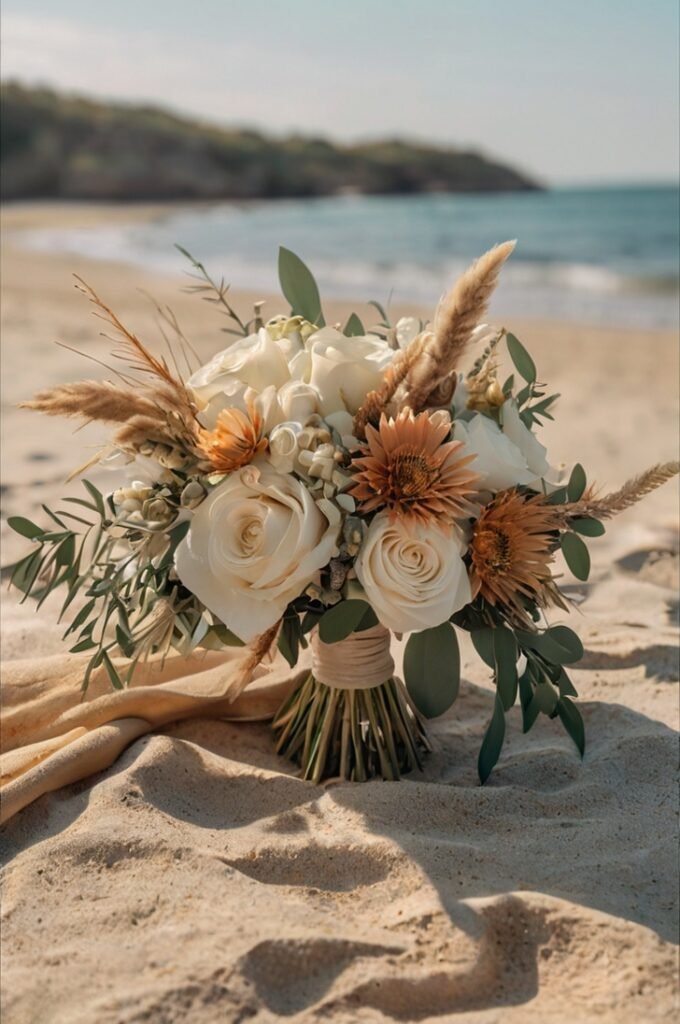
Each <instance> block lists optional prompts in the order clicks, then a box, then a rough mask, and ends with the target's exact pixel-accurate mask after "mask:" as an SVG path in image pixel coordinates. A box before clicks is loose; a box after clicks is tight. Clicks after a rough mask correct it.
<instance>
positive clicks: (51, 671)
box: [0, 649, 309, 822]
mask: <svg viewBox="0 0 680 1024" xmlns="http://www.w3.org/2000/svg"><path fill="white" fill-rule="evenodd" d="M245 656H246V655H244V651H243V649H237V650H227V651H220V652H206V653H205V654H203V655H192V656H191V657H181V656H179V655H174V656H172V657H168V658H166V659H165V662H164V663H163V664H161V663H160V662H158V661H155V662H154V661H153V660H150V661H149V662H148V663H146V664H140V665H138V667H137V669H136V671H135V674H134V677H133V681H132V684H131V685H130V687H128V688H126V689H124V690H112V688H111V684H110V681H109V678H108V675H107V674H106V671H105V670H104V668H103V667H102V668H100V669H98V670H96V671H95V672H94V673H93V674H92V678H91V681H90V685H89V687H88V690H87V692H86V693H85V694H84V695H83V694H82V693H81V683H82V679H83V675H84V671H85V667H86V665H87V659H86V658H84V657H81V656H78V655H55V656H53V657H46V658H33V659H25V660H20V661H10V662H6V663H5V664H3V665H2V674H1V676H0V680H1V693H0V696H1V702H2V711H1V715H0V728H1V741H2V744H1V745H2V753H1V754H0V821H3V822H4V821H7V820H8V819H9V818H11V817H12V816H13V815H15V814H16V813H17V812H18V811H20V810H21V809H22V808H24V807H26V806H27V805H28V804H30V803H32V802H33V801H34V800H37V799H38V797H40V796H43V795H44V794H45V793H51V792H53V791H54V790H56V789H60V788H61V787H62V786H66V785H69V784H70V783H73V782H78V781H80V780H81V779H85V778H87V777H88V776H90V775H93V774H95V773H96V772H100V771H103V770H104V769H106V768H108V767H110V765H112V764H113V762H114V761H115V760H116V758H117V757H118V756H119V755H120V754H121V753H122V752H123V750H125V748H126V747H128V746H129V745H130V744H131V743H133V742H134V741H135V740H136V739H139V737H140V736H143V735H144V734H145V733H148V732H151V731H153V730H154V729H160V728H162V727H163V726H165V725H168V724H169V723H171V722H176V721H178V720H181V719H185V718H196V717H210V718H221V719H225V720H228V721H250V722H253V721H263V720H266V719H269V718H271V717H272V716H273V715H274V713H275V712H276V710H277V708H278V707H279V705H280V704H281V702H282V701H283V700H284V699H285V697H286V696H287V695H288V694H289V693H290V692H291V691H292V689H293V687H294V686H295V685H296V684H297V683H298V682H300V681H301V679H302V677H303V676H304V675H305V674H306V673H307V672H308V671H309V668H305V667H298V668H296V669H295V670H294V671H291V669H290V668H289V667H288V665H287V663H286V662H285V661H284V660H283V659H282V658H281V657H280V656H279V655H277V656H276V657H275V658H274V659H273V660H272V661H271V662H270V663H269V664H265V665H260V666H258V668H256V669H255V671H254V672H253V675H252V680H251V682H250V684H249V685H248V688H247V689H246V690H244V691H243V692H241V693H239V694H238V695H237V696H234V695H233V693H230V691H233V690H234V688H235V684H236V682H237V681H238V680H239V678H240V672H239V669H240V668H241V666H242V663H243V659H244V657H245ZM303 665H304V663H303ZM123 667H124V664H123V663H121V668H123Z"/></svg>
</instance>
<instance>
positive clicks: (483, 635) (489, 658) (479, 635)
mask: <svg viewBox="0 0 680 1024" xmlns="http://www.w3.org/2000/svg"><path fill="white" fill-rule="evenodd" d="M493 634H494V630H493V629H491V627H490V626H483V627H482V628H481V629H473V630H471V631H470V638H471V640H472V645H473V647H474V649H475V650H476V651H477V654H478V655H479V657H480V658H481V659H482V661H483V662H484V664H485V665H488V666H489V668H493V669H495V668H496V657H495V654H494V647H493Z"/></svg>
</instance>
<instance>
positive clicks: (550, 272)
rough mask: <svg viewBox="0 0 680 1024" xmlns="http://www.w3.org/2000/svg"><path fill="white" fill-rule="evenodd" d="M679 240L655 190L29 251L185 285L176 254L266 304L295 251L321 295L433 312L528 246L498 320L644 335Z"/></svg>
mask: <svg viewBox="0 0 680 1024" xmlns="http://www.w3.org/2000/svg"><path fill="white" fill-rule="evenodd" d="M679 231H680V208H679V192H678V189H677V188H675V187H673V186H656V187H652V186H645V187H627V188H622V187H616V188H614V187H611V188H604V187H598V188H578V189H577V188H572V189H554V190H551V191H547V192H537V193H504V194H491V195H489V194H485V195H416V196H395V197H393V196H390V197H386V196H354V195H351V196H338V197H333V198H327V199H312V200H310V199H304V200H276V201H268V202H256V203H251V204H248V205H236V204H227V203H224V204H218V205H214V206H208V207H200V208H197V207H191V208H189V207H186V208H173V209H172V211H170V210H169V211H168V212H167V213H166V214H163V215H161V216H159V218H158V219H156V220H154V221H152V222H148V223H124V222H123V221H122V220H121V223H120V224H119V225H113V226H106V227H96V228H90V229H87V230H85V229H81V230H77V231H76V230H41V231H34V232H32V234H31V238H30V243H31V244H32V245H34V246H38V247H40V248H48V249H60V250H65V251H69V252H73V253H78V254H83V255H88V256H91V257H100V258H105V259H117V260H123V261H128V262H132V263H136V264H141V265H146V266H147V267H149V268H157V269H159V270H165V271H173V272H178V271H181V270H184V269H185V268H186V264H185V261H184V260H183V258H182V257H181V256H180V254H179V253H178V252H177V251H176V250H175V249H174V248H173V244H174V243H175V242H178V243H180V244H181V245H183V246H184V247H186V248H187V249H189V250H190V251H191V252H192V253H193V254H194V255H195V256H197V257H198V258H200V259H201V260H202V261H203V262H204V263H206V264H207V265H208V267H209V269H210V270H211V271H212V272H213V273H214V275H216V276H220V275H223V276H224V277H225V279H226V280H227V281H229V282H230V283H231V284H232V285H233V286H234V287H237V288H239V287H241V288H248V289H254V290H256V291H257V290H261V291H262V292H263V293H264V292H268V291H272V290H274V289H276V284H277V282H276V254H277V249H278V246H279V245H285V246H287V247H288V248H290V249H293V250H294V251H295V252H297V253H298V255H300V256H302V258H303V259H304V260H305V261H306V262H308V263H309V265H310V266H311V267H312V269H313V270H314V272H315V274H316V277H317V279H318V282H319V285H320V288H321V292H322V296H323V295H326V296H328V297H337V298H345V297H347V298H353V299H356V300H359V299H362V300H363V299H378V300H379V301H380V302H382V303H386V302H387V301H388V300H389V299H390V296H391V297H392V298H393V299H394V301H398V302H400V303H403V302H417V303H423V304H425V305H432V304H433V303H434V302H435V301H436V300H437V298H438V297H439V295H440V294H441V293H442V291H444V290H445V289H446V287H447V286H448V285H449V284H450V282H451V281H452V280H453V278H454V277H455V276H456V274H457V273H458V272H459V271H460V270H461V269H463V268H464V266H465V265H466V264H467V263H468V262H469V261H470V260H471V259H472V258H474V257H475V256H477V255H479V254H480V253H481V252H483V251H484V250H485V249H487V248H488V247H489V246H491V245H493V244H494V243H495V242H498V241H502V240H504V239H506V238H517V239H518V245H517V249H516V251H515V254H514V255H513V258H512V260H511V262H510V263H509V264H508V266H507V269H506V270H504V273H503V282H502V285H501V287H500V288H499V290H498V293H497V296H496V298H495V300H494V301H495V307H494V312H495V313H496V314H501V313H502V314H507V315H514V316H522V317H539V318H544V317H545V318H551V319H552V318H558V319H570V320H575V321H580V322H588V323H598V324H601V323H609V324H613V325H616V326H626V325H630V326H634V327H638V326H675V325H677V323H678V272H679V260H680V234H679Z"/></svg>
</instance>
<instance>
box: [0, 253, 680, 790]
mask: <svg viewBox="0 0 680 1024" xmlns="http://www.w3.org/2000/svg"><path fill="white" fill-rule="evenodd" d="M513 248H514V243H512V242H506V243H505V244H503V245H499V246H497V247H495V248H494V249H491V250H490V251H489V252H487V253H486V254H485V255H484V256H482V257H481V258H480V259H479V260H478V261H477V262H476V263H474V264H473V265H472V266H471V267H470V268H469V269H468V270H467V271H466V272H465V273H464V274H463V275H462V277H461V278H460V279H459V280H458V281H457V283H456V284H455V285H454V287H453V288H452V289H451V291H450V292H449V293H448V294H447V295H445V296H444V298H443V299H442V301H441V302H440V304H439V307H438V309H437V311H436V313H435V316H434V319H433V321H432V323H431V324H430V323H422V322H420V321H419V320H416V319H415V318H411V317H407V318H402V319H400V320H399V321H398V322H397V323H396V324H394V325H392V323H391V322H390V319H389V317H388V315H387V313H386V311H385V310H384V309H383V307H382V306H380V304H379V303H372V304H371V305H372V307H373V308H374V309H375V310H376V316H377V318H378V322H377V324H376V325H374V326H372V327H371V328H370V329H369V330H368V331H367V330H366V329H365V328H364V326H363V324H362V323H361V321H360V319H359V317H358V316H357V315H356V314H353V315H352V316H350V317H349V319H348V320H347V322H346V323H345V324H344V325H342V326H341V325H330V324H327V323H326V321H325V319H324V315H323V311H322V307H321V301H320V298H319V291H318V288H317V285H316V283H315V281H314V278H313V276H312V274H311V273H310V271H309V269H308V268H307V267H306V266H305V264H304V263H303V262H302V261H301V260H300V259H299V258H298V257H297V256H295V255H294V254H293V253H292V252H290V251H288V250H286V249H281V250H280V254H279V277H280V282H281V289H282V292H283V295H284V297H285V299H286V300H287V307H288V310H289V311H286V312H284V313H281V314H279V315H276V316H274V317H272V318H270V319H268V320H267V321H266V322H265V321H264V319H263V315H262V307H263V304H262V303H259V304H257V305H256V307H255V310H254V316H253V317H252V319H250V320H248V321H247V322H246V321H244V320H242V319H241V318H240V316H239V315H238V313H237V312H236V311H235V310H234V309H233V308H232V306H231V305H230V302H229V299H228V290H227V288H226V286H225V285H224V282H220V283H217V282H216V281H214V280H213V278H212V277H211V276H210V275H209V274H208V272H207V270H206V269H205V267H204V266H203V264H201V263H199V262H198V261H197V260H194V259H193V257H191V256H190V255H189V254H188V253H186V252H185V253H184V254H185V255H186V256H187V257H188V258H189V259H190V260H191V262H192V265H193V271H194V277H195V278H196V279H197V280H196V283H195V284H194V285H192V287H193V288H195V290H197V291H198V292H199V293H200V294H201V295H202V296H203V297H204V298H207V299H208V300H209V301H212V302H214V303H215V304H216V305H217V306H218V308H219V309H220V310H221V312H223V313H224V315H225V316H226V317H227V320H228V323H227V325H226V326H225V327H224V330H225V331H226V332H227V334H229V335H230V336H231V338H230V341H229V343H228V344H227V346H226V348H222V349H221V351H219V352H217V354H216V355H214V356H213V357H212V359H210V361H209V362H208V363H206V364H205V365H202V366H196V363H195V362H194V364H193V365H192V359H194V358H195V356H194V354H193V350H192V348H191V346H190V344H189V342H188V341H187V339H186V338H185V336H184V335H183V333H182V331H181V329H180V327H179V324H178V323H177V320H176V318H175V317H174V316H173V315H172V314H171V313H170V312H169V311H165V312H163V313H162V315H163V318H164V321H165V327H167V328H170V329H171V330H172V332H173V333H174V336H175V341H176V343H175V344H171V345H170V348H171V351H172V353H173V358H172V360H171V361H170V363H169V362H168V361H166V359H164V358H162V357H160V356H158V355H155V354H154V353H153V352H152V351H151V350H150V349H149V348H148V347H147V346H146V345H145V344H144V343H143V342H142V341H140V340H139V338H137V336H136V335H135V334H133V333H132V332H131V331H129V330H128V329H127V327H125V326H124V325H123V324H122V323H121V321H120V320H119V319H118V317H117V316H116V315H115V313H114V312H113V311H112V310H111V309H109V307H108V306H106V305H105V304H104V302H103V301H102V300H101V299H100V298H99V297H98V296H97V295H96V294H95V292H94V291H93V290H92V289H90V288H89V287H88V286H87V285H85V284H84V283H83V282H82V281H80V282H79V287H80V288H81V290H82V291H84V292H85V294H86V295H87V296H88V297H89V299H90V300H91V301H92V302H93V303H94V306H95V309H96V312H97V313H98V314H99V316H101V317H103V318H104V319H105V320H106V321H107V323H108V325H109V328H113V330H114V331H115V332H116V336H117V339H118V345H117V348H116V349H115V350H114V352H113V356H114V358H115V359H117V360H118V363H117V365H115V366H112V367H111V369H112V370H113V372H114V373H115V375H116V379H115V380H112V381H101V380H81V381H78V382H76V383H73V384H66V385H60V386H57V387H54V388H51V389H49V390H47V391H42V392H41V393H39V394H38V395H37V396H36V397H35V398H34V399H33V400H32V401H30V402H26V403H24V404H25V405H26V406H27V407H28V408H31V409H35V410H39V411H41V412H43V413H46V414H48V415H62V416H75V417H79V418H81V419H83V420H99V421H103V422H106V423H108V424H110V425H111V426H112V427H113V428H114V430H113V434H112V437H111V443H110V445H107V446H106V447H103V448H101V449H100V450H98V451H97V453H96V454H95V456H94V458H93V459H91V460H90V462H89V463H88V465H92V464H94V463H99V464H100V465H103V466H108V467H110V468H112V469H113V470H114V471H115V472H116V474H117V479H116V483H115V486H114V487H113V488H112V489H111V490H110V491H109V493H106V494H104V493H102V492H101V491H100V490H99V489H98V488H97V487H95V486H94V485H93V484H92V483H91V482H89V481H88V480H83V483H84V486H85V490H86V494H85V496H84V497H79V498H74V497H71V498H66V499H64V508H63V509H59V510H57V511H51V510H50V509H45V511H46V514H47V515H48V517H49V520H50V522H49V523H48V524H47V526H44V527H43V526H38V525H36V524H34V523H33V522H31V521H29V520H27V519H25V518H23V517H15V518H13V519H11V520H10V525H11V526H12V527H13V529H15V530H16V531H18V532H19V533H20V534H23V535H24V536H25V537H27V538H29V539H30V540H31V541H32V542H33V548H32V550H31V551H30V552H29V553H28V554H27V555H26V556H25V557H24V558H22V559H21V561H19V562H18V563H17V565H16V566H15V567H14V569H13V574H12V583H13V584H14V585H15V586H16V587H18V588H19V589H20V590H21V591H23V593H24V595H25V596H28V595H32V596H33V597H35V598H37V599H38V601H39V602H42V601H43V600H44V599H45V598H46V597H47V595H48V594H50V593H51V592H52V591H54V590H56V589H58V588H61V589H62V591H63V592H64V593H65V599H64V603H63V609H62V615H66V614H67V613H68V617H69V618H70V623H69V625H68V627H67V629H66V633H65V636H68V637H71V639H72V646H71V648H70V649H71V651H72V652H73V653H82V654H83V656H84V658H83V689H86V688H87V685H88V681H89V679H90V677H91V674H92V672H93V671H94V670H95V669H98V668H103V669H104V670H105V672H106V673H107V674H108V676H109V678H110V681H111V684H112V686H114V687H117V688H120V687H123V686H126V685H128V684H129V682H130V680H131V678H132V676H133V673H134V670H135V666H136V665H137V664H138V662H139V661H140V659H146V658H149V657H151V656H153V657H156V658H160V659H162V658H163V657H165V655H166V654H167V652H168V651H170V650H171V649H174V650H176V651H179V652H181V653H183V654H187V653H190V652H192V651H194V650H195V649H196V648H212V649H215V648H221V647H225V646H244V645H246V646H247V650H246V651H244V654H243V658H242V660H241V661H240V663H239V664H240V671H239V673H238V674H237V677H236V678H235V679H234V682H233V689H232V692H233V693H234V694H235V693H236V692H238V691H240V689H241V688H242V687H243V686H246V685H247V684H248V682H249V681H250V680H251V678H252V674H253V671H254V669H255V667H256V666H257V665H258V664H259V663H260V662H261V661H262V660H263V659H264V658H266V657H267V656H268V655H269V654H270V652H271V651H272V650H274V649H275V647H277V646H278V650H279V651H280V652H281V654H282V655H283V656H284V657H285V658H286V659H287V661H288V662H289V664H290V665H291V666H294V665H295V664H296V663H297V661H298V657H299V654H300V650H301V649H304V648H307V647H309V648H310V654H311V667H310V669H309V672H308V673H306V674H304V675H303V676H302V681H301V682H300V683H299V685H297V686H296V688H295V689H294V691H293V692H292V693H291V694H290V695H289V696H288V698H287V699H286V701H285V703H284V704H283V706H282V707H281V708H280V710H279V711H278V713H277V714H276V716H275V718H274V721H273V728H274V733H275V736H276V743H277V749H278V750H279V751H280V752H281V753H282V754H284V755H286V756H287V757H288V758H290V759H293V760H294V761H296V762H297V763H299V764H300V766H301V769H302V774H303V776H304V778H306V779H312V780H314V781H315V782H318V781H320V780H322V779H326V778H336V777H340V778H343V779H350V780H355V781H364V780H366V779H369V778H372V777H375V776H381V777H383V778H386V779H398V778H399V777H400V775H401V773H403V772H408V771H411V770H412V769H414V768H415V767H419V766H420V765H421V763H422V758H423V755H424V754H425V752H426V751H427V750H428V749H429V742H428V738H427V728H426V724H425V723H426V720H427V719H430V718H433V717H436V716H438V715H441V714H442V713H443V712H445V711H446V710H447V708H449V707H450V706H451V704H452V703H453V701H455V699H456V695H457V692H458V686H459V674H460V670H459V666H460V658H459V650H458V640H457V634H458V631H460V630H463V631H466V632H468V633H469V634H470V636H471V639H472V643H473V645H474V647H475V649H476V651H477V653H478V654H479V657H480V658H481V659H482V660H483V661H484V662H485V663H486V664H487V665H488V667H489V669H490V671H491V672H492V673H493V682H494V685H495V700H494V707H493V712H492V715H491V719H490V721H489V724H488V728H487V730H486V733H485V736H484V739H483V742H482V745H481V750H480V754H479V764H478V769H479V776H480V778H481V780H482V782H484V781H485V780H486V778H487V777H488V776H489V773H490V772H491V770H492V768H493V766H494V764H495V763H496V761H497V759H498V756H499V754H500V751H501V747H502V744H503V737H504V729H505V724H504V723H505V713H506V712H507V711H508V710H509V709H510V708H511V707H512V706H513V705H514V704H515V702H516V700H517V698H518V697H519V701H520V705H521V712H522V718H523V726H524V729H525V731H526V730H528V729H530V728H531V727H532V725H533V724H534V722H535V721H536V719H537V718H538V717H539V716H540V715H548V716H549V717H551V718H555V717H558V718H559V719H560V721H561V722H562V724H563V726H564V728H565V729H566V731H567V733H568V734H569V735H570V736H571V738H572V739H573V741H574V743H575V744H576V746H577V747H578V749H579V751H580V752H581V754H583V750H584V743H585V737H584V728H583V721H582V718H581V715H580V713H579V711H578V708H577V706H576V704H575V702H574V700H573V698H574V697H575V696H576V690H575V689H574V685H573V683H572V680H571V678H570V676H569V672H568V669H569V666H571V665H573V664H574V663H576V662H577V661H578V660H579V658H580V657H581V655H582V653H583V648H582V646H581V643H580V641H579V639H578V637H577V636H576V634H575V633H574V632H573V631H572V630H571V629H569V628H568V627H567V626H566V625H564V624H563V623H561V622H557V623H555V622H553V618H552V616H553V615H557V616H559V615H560V613H564V612H568V611H569V609H570V600H569V598H568V596H567V594H566V593H565V591H564V590H563V589H561V587H560V575H559V572H560V570H559V559H560V557H561V558H563V560H564V562H565V563H566V565H567V566H568V567H569V569H570V570H571V572H572V573H573V574H574V576H576V577H577V579H579V580H585V579H587V577H588V573H589V568H590V559H589V555H588V548H587V542H588V541H589V540H590V539H592V538H596V537H598V536H600V535H601V534H602V533H604V529H605V527H604V521H606V520H608V519H610V518H611V517H612V516H614V515H615V514H616V513H618V512H620V511H622V510H624V509H626V508H628V507H629V506H630V505H631V504H633V503H634V502H636V501H638V500H639V499H640V498H641V497H642V496H643V495H645V494H646V493H647V492H649V491H651V490H652V489H653V488H655V487H657V486H658V485H660V484H661V483H662V482H663V481H665V480H667V479H669V478H670V477H671V476H672V475H673V474H674V473H676V472H677V471H678V465H677V464H673V463H668V464H663V465H657V466H655V467H654V468H653V469H651V470H649V471H648V472H646V473H643V474H642V475H641V476H639V477H637V478H636V479H634V480H631V481H630V482H628V483H627V484H625V485H624V486H623V487H622V488H621V489H620V490H618V491H616V492H614V493H612V494H608V495H606V496H598V494H597V493H596V491H595V490H594V488H593V487H592V486H590V485H588V482H587V479H586V474H585V472H584V470H583V468H582V467H581V465H575V466H574V467H573V468H572V469H571V471H570V472H569V473H564V472H562V471H560V472H558V471H557V470H556V469H554V468H553V467H552V466H551V465H550V463H549V462H548V460H547V457H546V450H545V448H544V446H543V445H542V444H541V443H540V441H539V440H538V437H537V436H536V435H537V430H538V428H539V427H540V425H541V422H542V420H544V419H552V414H553V410H554V406H555V401H556V399H557V397H558V396H557V395H554V394H548V393H547V392H546V390H545V386H544V385H542V384H540V383H539V382H538V373H537V369H536V366H535V364H534V362H533V360H532V358H531V356H530V355H529V353H528V352H527V351H526V349H525V348H524V347H523V345H522V344H521V343H520V341H519V340H518V339H517V338H516V337H515V336H514V335H513V334H510V333H508V332H507V331H506V330H505V329H503V328H500V329H496V328H492V327H490V326H488V325H486V324H485V323H484V322H483V321H484V316H485V312H486V309H487V305H488V302H489V298H490V296H491V294H492V291H493V289H494V287H495V285H496V283H497V280H498V275H499V271H500V269H501V267H502V264H503V263H504V261H505V260H506V259H507V257H508V256H509V255H510V253H511V252H512V250H513ZM182 251H183V252H184V250H182ZM166 340H169V339H168V335H167V333H166ZM504 349H507V353H508V354H509V357H510V360H511V362H512V364H513V366H514V372H513V373H511V374H510V375H509V376H508V377H507V379H505V380H502V379H501V377H500V376H499V365H500V359H501V354H502V353H503V350H504ZM468 353H469V356H468ZM466 356H467V365H465V362H466ZM180 360H184V363H185V364H186V370H185V371H183V370H182V369H180V365H181V364H180ZM121 364H123V365H121ZM85 468H86V467H83V470H84V469H85ZM81 471H82V470H81ZM81 471H79V472H81ZM392 634H395V635H396V636H398V637H402V636H406V637H407V640H406V643H405V647H404V656H403V677H404V679H403V681H402V680H401V678H400V677H399V676H397V674H396V672H395V664H394V661H393V658H392V654H391V644H390V641H391V636H392Z"/></svg>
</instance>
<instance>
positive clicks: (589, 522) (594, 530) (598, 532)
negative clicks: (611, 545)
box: [569, 516, 604, 537]
mask: <svg viewBox="0 0 680 1024" xmlns="http://www.w3.org/2000/svg"><path fill="white" fill-rule="evenodd" d="M569 525H570V526H571V528H572V530H574V532H575V533H580V534H581V535H582V536H583V537H601V536H602V535H603V534H604V523H601V522H600V521H599V519H591V518H590V517H589V516H587V517H584V518H582V519H570V520H569Z"/></svg>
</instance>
